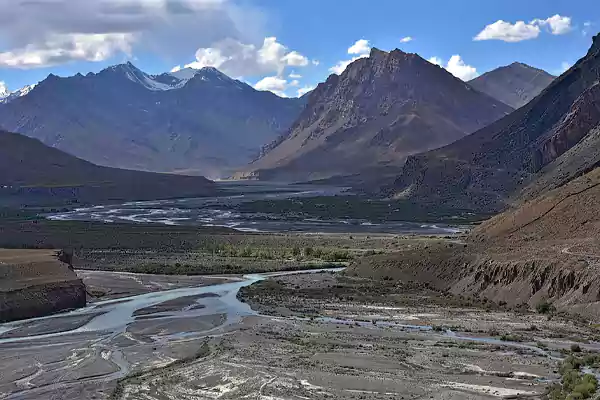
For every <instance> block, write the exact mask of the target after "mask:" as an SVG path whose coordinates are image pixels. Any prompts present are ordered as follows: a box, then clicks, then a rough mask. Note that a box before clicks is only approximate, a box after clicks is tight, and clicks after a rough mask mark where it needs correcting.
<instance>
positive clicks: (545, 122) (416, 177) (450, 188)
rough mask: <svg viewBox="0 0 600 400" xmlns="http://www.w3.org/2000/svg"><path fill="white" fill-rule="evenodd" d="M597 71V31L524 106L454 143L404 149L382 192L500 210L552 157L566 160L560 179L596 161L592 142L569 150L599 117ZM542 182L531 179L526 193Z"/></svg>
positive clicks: (599, 70)
mask: <svg viewBox="0 0 600 400" xmlns="http://www.w3.org/2000/svg"><path fill="white" fill-rule="evenodd" d="M599 79H600V35H597V36H595V37H594V39H593V43H592V46H591V47H590V50H589V51H588V53H587V54H586V55H585V56H584V57H583V58H581V59H580V60H579V61H578V62H577V63H576V64H575V65H574V66H573V67H572V68H570V69H569V70H568V71H566V72H565V73H564V74H562V75H561V76H560V77H558V78H557V79H555V80H554V81H553V82H552V83H551V84H550V85H549V86H548V87H547V88H546V89H544V90H543V91H542V92H541V94H540V95H538V96H537V97H536V98H535V99H533V100H532V101H531V102H529V103H528V104H527V105H525V106H524V107H522V108H520V109H518V110H517V111H515V112H513V113H512V114H510V115H508V116H507V117H504V118H502V119H501V120H499V121H497V122H495V123H494V124H492V125H490V126H488V127H485V128H483V129H481V130H479V131H477V132H474V133H473V134H471V135H469V136H466V137H465V138H463V139H461V140H459V141H457V142H455V143H452V144H450V145H448V146H445V147H443V148H440V149H437V150H433V151H431V152H428V153H424V154H420V155H415V156H412V157H409V159H408V160H407V163H406V165H405V167H404V168H403V170H402V172H401V174H400V176H399V177H398V178H397V179H396V182H395V184H394V185H393V187H392V188H391V190H389V191H388V193H389V194H392V195H394V196H395V197H398V198H412V199H413V200H414V199H416V200H418V201H425V202H428V203H431V204H432V205H444V206H452V207H456V208H463V209H464V208H467V209H474V210H484V211H499V210H502V209H504V208H506V207H507V206H508V205H509V204H511V203H512V202H513V201H514V200H515V198H516V199H518V198H519V197H520V196H523V193H526V192H527V187H530V188H531V187H532V186H531V185H533V186H536V181H538V182H539V180H540V179H543V177H544V176H545V175H546V174H547V173H548V170H547V169H548V168H553V166H556V164H557V163H558V164H560V165H563V166H564V165H570V167H569V168H563V169H562V170H561V171H560V174H561V178H560V180H561V182H562V183H560V184H561V185H562V184H565V183H567V182H569V181H570V180H572V179H574V178H575V177H577V176H579V175H581V174H582V173H584V172H586V171H588V170H590V169H592V168H594V166H595V165H597V162H598V156H597V155H596V151H595V148H593V147H591V148H589V149H587V150H586V151H584V150H581V151H584V153H585V154H587V155H588V156H589V157H588V158H586V160H587V161H585V162H583V163H576V162H574V161H573V160H574V159H573V156H572V155H573V153H574V152H575V153H577V154H578V153H579V152H578V151H577V150H578V149H579V147H580V146H583V145H585V143H586V141H585V140H584V139H585V138H589V137H591V135H592V134H593V132H595V128H596V127H597V125H598V123H599V121H600V108H599V104H600V90H598V87H599V86H598V81H599ZM563 155H564V157H563ZM523 190H524V192H523V193H521V191H523ZM546 190H547V188H543V187H539V185H538V188H537V189H536V190H533V193H535V194H534V195H535V196H539V195H541V194H543V193H544V192H545V191H546ZM530 197H531V196H525V198H530Z"/></svg>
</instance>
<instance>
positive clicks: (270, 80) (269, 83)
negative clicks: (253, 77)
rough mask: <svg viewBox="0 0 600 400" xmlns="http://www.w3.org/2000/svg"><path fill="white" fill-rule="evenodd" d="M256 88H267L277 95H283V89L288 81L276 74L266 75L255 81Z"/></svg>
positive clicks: (286, 86)
mask: <svg viewBox="0 0 600 400" xmlns="http://www.w3.org/2000/svg"><path fill="white" fill-rule="evenodd" d="M254 88H255V89H256V90H268V91H270V92H273V93H275V94H276V95H278V96H281V97H284V96H285V90H286V89H287V88H288V81H287V80H285V79H283V78H279V77H277V76H267V77H264V78H263V79H261V80H260V81H258V82H256V85H254Z"/></svg>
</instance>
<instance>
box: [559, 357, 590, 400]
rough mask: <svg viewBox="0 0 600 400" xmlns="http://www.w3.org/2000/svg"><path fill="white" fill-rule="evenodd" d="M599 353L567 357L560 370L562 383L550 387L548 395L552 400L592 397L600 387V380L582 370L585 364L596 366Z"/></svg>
mask: <svg viewBox="0 0 600 400" xmlns="http://www.w3.org/2000/svg"><path fill="white" fill-rule="evenodd" d="M599 360H600V356H599V355H588V356H585V357H584V358H578V357H575V356H573V355H571V356H569V357H567V358H565V360H564V361H563V362H562V363H561V365H560V368H559V372H560V374H561V380H560V383H557V384H554V385H552V386H551V387H550V389H549V392H548V397H549V398H550V399H551V400H582V399H589V398H590V397H592V396H593V395H594V394H595V393H596V390H597V389H598V380H597V379H596V377H595V376H594V375H592V374H588V373H583V372H582V371H581V369H582V367H584V366H592V367H593V366H596V365H598V361H599Z"/></svg>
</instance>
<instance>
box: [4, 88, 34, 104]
mask: <svg viewBox="0 0 600 400" xmlns="http://www.w3.org/2000/svg"><path fill="white" fill-rule="evenodd" d="M36 86H37V84H33V85H27V86H24V87H22V88H21V89H18V90H15V91H14V92H9V91H8V90H7V89H6V87H5V86H4V87H3V86H0V103H9V102H11V101H13V100H14V99H18V98H19V97H23V96H25V95H27V94H28V93H29V92H31V91H32V90H33V88H34V87H36Z"/></svg>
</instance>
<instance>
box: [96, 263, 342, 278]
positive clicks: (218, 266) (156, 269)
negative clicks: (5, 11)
mask: <svg viewBox="0 0 600 400" xmlns="http://www.w3.org/2000/svg"><path fill="white" fill-rule="evenodd" d="M344 266H345V264H336V263H325V262H324V263H289V264H281V263H268V264H266V263H245V262H240V263H239V264H233V263H231V261H226V263H213V264H209V263H206V264H179V263H175V264H132V265H129V266H128V267H127V268H126V271H127V272H134V273H139V274H156V275H221V274H223V275H234V274H235V275H238V274H249V273H263V272H273V271H282V272H285V271H303V270H310V269H329V268H340V267H344ZM104 269H105V270H109V271H110V270H114V269H113V268H110V267H107V268H104Z"/></svg>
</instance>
